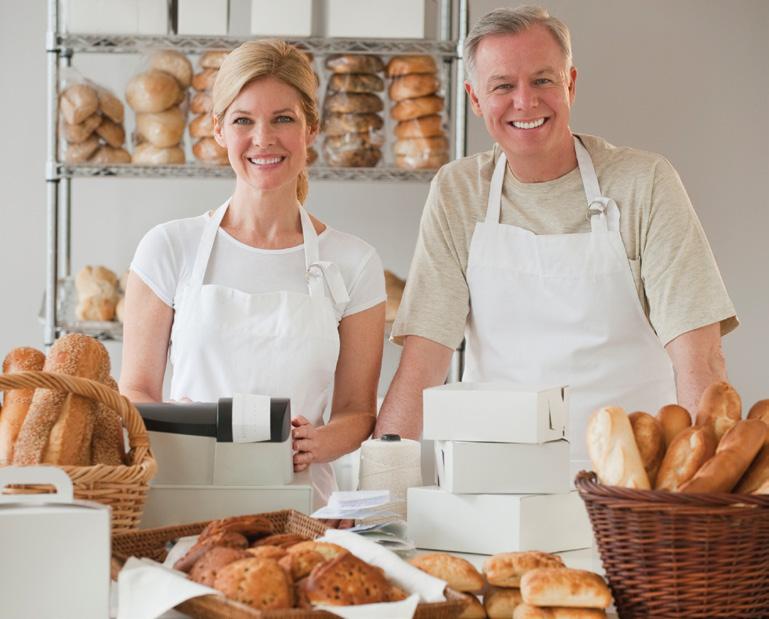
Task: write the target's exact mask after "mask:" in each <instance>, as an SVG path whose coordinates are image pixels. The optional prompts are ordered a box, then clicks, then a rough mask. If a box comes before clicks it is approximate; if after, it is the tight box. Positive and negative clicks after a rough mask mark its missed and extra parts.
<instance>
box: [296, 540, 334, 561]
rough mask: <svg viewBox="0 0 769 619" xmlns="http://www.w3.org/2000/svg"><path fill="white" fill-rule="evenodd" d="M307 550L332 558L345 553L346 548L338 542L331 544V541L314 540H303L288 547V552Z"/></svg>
mask: <svg viewBox="0 0 769 619" xmlns="http://www.w3.org/2000/svg"><path fill="white" fill-rule="evenodd" d="M307 550H312V551H313V552H318V553H320V554H321V555H323V556H324V557H325V558H326V559H334V558H336V557H338V556H340V555H343V554H346V553H347V549H346V548H343V547H342V546H339V545H338V544H333V543H331V542H316V541H315V540H304V541H301V542H297V543H296V544H293V545H291V546H289V547H288V552H289V553H295V552H305V551H307Z"/></svg>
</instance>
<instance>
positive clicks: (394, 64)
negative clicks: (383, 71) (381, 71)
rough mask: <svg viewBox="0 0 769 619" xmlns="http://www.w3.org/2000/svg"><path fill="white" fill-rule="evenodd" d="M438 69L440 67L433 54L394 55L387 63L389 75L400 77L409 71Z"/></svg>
mask: <svg viewBox="0 0 769 619" xmlns="http://www.w3.org/2000/svg"><path fill="white" fill-rule="evenodd" d="M437 71H438V67H437V66H436V65H435V59H434V58H433V57H432V56H424V55H410V56H393V57H392V58H390V61H389V62H388V63H387V75H388V76H389V77H398V76H400V75H407V74H409V73H436V72H437Z"/></svg>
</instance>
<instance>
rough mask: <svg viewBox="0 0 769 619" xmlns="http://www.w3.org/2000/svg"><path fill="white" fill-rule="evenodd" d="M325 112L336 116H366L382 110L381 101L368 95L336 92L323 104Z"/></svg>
mask: <svg viewBox="0 0 769 619" xmlns="http://www.w3.org/2000/svg"><path fill="white" fill-rule="evenodd" d="M323 106H324V108H325V110H326V111H328V112H332V113H338V114H348V113H355V114H368V113H372V112H381V111H382V110H383V109H384V103H382V99H381V98H380V97H378V96H377V95H374V94H370V93H346V92H337V93H335V94H333V95H329V96H327V97H326V100H325V101H324V102H323Z"/></svg>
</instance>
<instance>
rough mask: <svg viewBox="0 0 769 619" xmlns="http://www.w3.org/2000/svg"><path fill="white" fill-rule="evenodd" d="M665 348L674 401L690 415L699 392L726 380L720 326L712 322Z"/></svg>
mask: <svg viewBox="0 0 769 619" xmlns="http://www.w3.org/2000/svg"><path fill="white" fill-rule="evenodd" d="M665 350H667V352H668V355H669V356H670V359H671V360H672V362H673V370H674V371H675V375H676V392H677V393H678V403H679V404H680V405H681V406H683V407H684V408H685V409H686V410H688V411H689V413H690V414H691V415H692V417H694V416H695V415H696V414H697V404H698V402H699V401H700V396H701V395H702V392H703V391H705V389H706V388H707V387H708V386H709V385H710V384H712V383H715V382H718V381H722V380H726V362H725V361H724V355H723V352H722V351H721V326H720V324H719V323H717V322H716V323H713V324H710V325H706V326H704V327H700V328H699V329H693V330H692V331H687V332H686V333H682V334H681V335H679V336H678V337H677V338H675V339H673V340H671V341H670V342H668V344H667V345H666V346H665Z"/></svg>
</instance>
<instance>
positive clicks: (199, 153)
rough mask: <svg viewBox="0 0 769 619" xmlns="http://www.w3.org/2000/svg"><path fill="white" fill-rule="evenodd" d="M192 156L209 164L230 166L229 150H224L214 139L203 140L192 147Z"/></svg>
mask: <svg viewBox="0 0 769 619" xmlns="http://www.w3.org/2000/svg"><path fill="white" fill-rule="evenodd" d="M192 154H193V155H194V156H195V158H196V159H200V160H201V161H205V162H207V163H218V164H220V165H227V164H229V159H228V158H227V149H226V148H222V147H221V146H219V144H218V143H217V142H216V140H215V139H214V138H202V139H200V140H198V141H197V142H195V143H194V144H193V145H192Z"/></svg>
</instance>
